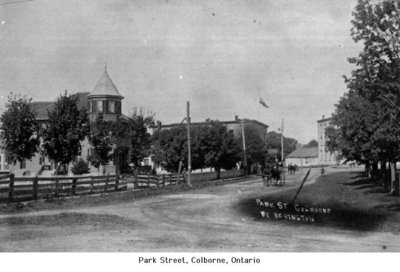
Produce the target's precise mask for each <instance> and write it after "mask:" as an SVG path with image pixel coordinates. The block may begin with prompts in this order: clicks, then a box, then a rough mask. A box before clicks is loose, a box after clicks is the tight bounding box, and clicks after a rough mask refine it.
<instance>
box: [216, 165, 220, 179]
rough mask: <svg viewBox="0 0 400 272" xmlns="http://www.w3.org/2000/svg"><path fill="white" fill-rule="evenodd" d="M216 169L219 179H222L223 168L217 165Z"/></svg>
mask: <svg viewBox="0 0 400 272" xmlns="http://www.w3.org/2000/svg"><path fill="white" fill-rule="evenodd" d="M215 170H216V171H217V179H220V177H221V168H219V167H217V168H215Z"/></svg>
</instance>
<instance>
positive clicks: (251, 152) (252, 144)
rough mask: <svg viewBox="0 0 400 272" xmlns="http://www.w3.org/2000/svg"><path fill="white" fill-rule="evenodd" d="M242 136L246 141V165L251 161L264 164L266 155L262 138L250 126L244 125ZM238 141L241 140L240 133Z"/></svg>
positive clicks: (250, 163)
mask: <svg viewBox="0 0 400 272" xmlns="http://www.w3.org/2000/svg"><path fill="white" fill-rule="evenodd" d="M244 136H245V142H246V158H247V165H248V166H250V165H252V164H253V163H259V164H262V165H263V164H264V163H265V156H266V146H265V142H264V139H263V138H262V137H261V136H260V135H259V133H258V131H257V130H256V129H255V128H253V127H251V126H246V127H245V129H244ZM239 140H240V142H242V141H243V136H242V135H240V138H239Z"/></svg>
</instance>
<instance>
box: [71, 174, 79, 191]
mask: <svg viewBox="0 0 400 272" xmlns="http://www.w3.org/2000/svg"><path fill="white" fill-rule="evenodd" d="M77 180H78V179H77V178H73V179H72V192H71V194H72V195H75V194H76V182H77Z"/></svg>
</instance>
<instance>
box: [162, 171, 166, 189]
mask: <svg viewBox="0 0 400 272" xmlns="http://www.w3.org/2000/svg"><path fill="white" fill-rule="evenodd" d="M162 185H163V187H165V174H162Z"/></svg>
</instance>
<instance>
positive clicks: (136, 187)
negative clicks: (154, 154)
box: [133, 170, 139, 189]
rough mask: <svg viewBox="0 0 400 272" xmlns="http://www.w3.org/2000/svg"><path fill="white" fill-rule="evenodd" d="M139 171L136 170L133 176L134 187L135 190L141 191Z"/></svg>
mask: <svg viewBox="0 0 400 272" xmlns="http://www.w3.org/2000/svg"><path fill="white" fill-rule="evenodd" d="M137 172H138V171H136V170H135V173H134V174H133V187H134V189H139V183H138V177H137V174H138V173H137Z"/></svg>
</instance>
